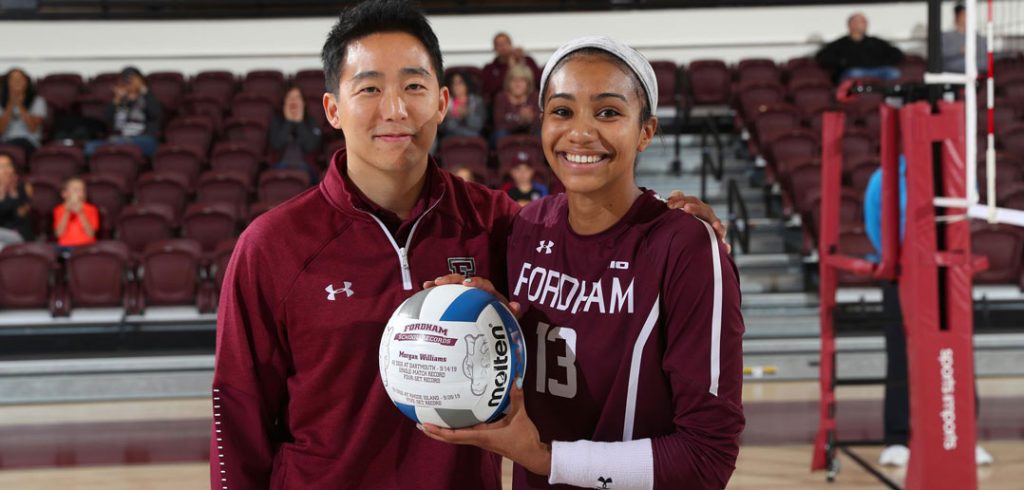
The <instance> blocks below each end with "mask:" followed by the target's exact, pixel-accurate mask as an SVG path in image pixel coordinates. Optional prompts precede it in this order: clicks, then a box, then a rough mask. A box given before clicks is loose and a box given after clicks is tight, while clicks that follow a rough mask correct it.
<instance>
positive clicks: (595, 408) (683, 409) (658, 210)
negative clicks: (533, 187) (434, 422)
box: [508, 191, 744, 489]
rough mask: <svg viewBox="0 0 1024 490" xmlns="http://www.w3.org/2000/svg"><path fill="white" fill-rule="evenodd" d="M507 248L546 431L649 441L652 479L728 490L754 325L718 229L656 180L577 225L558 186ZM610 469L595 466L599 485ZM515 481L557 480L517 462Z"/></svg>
mask: <svg viewBox="0 0 1024 490" xmlns="http://www.w3.org/2000/svg"><path fill="white" fill-rule="evenodd" d="M508 251H509V252H508V278H509V292H510V294H511V297H512V299H513V300H515V301H518V302H519V303H521V304H522V305H524V316H523V318H522V319H521V324H522V325H521V326H522V328H523V336H524V337H525V339H526V341H527V347H528V352H529V354H530V362H529V363H528V366H527V372H526V378H525V380H524V385H523V386H524V388H523V389H524V390H525V391H524V393H525V397H526V409H527V413H528V414H529V415H530V417H531V419H532V420H533V421H534V423H535V424H536V425H537V428H538V430H539V432H540V435H541V438H542V439H543V440H544V441H545V442H551V441H576V440H592V441H609V442H611V441H637V440H641V439H649V440H650V444H651V449H652V451H651V453H653V473H654V474H653V477H652V478H650V481H653V482H654V487H655V488H664V489H686V488H723V487H724V486H725V485H726V483H727V482H728V480H729V477H730V475H731V474H732V471H733V469H734V467H735V466H734V465H735V462H736V456H737V454H738V451H739V436H740V432H741V431H742V429H743V426H744V417H743V411H742V404H741V387H742V377H743V374H742V345H741V337H742V335H743V329H744V327H743V318H742V316H741V314H740V292H739V279H738V274H737V271H736V268H735V265H734V264H733V262H732V260H731V258H730V257H729V255H728V254H727V253H726V252H725V250H724V247H722V246H721V245H720V243H719V241H718V240H717V238H716V237H715V234H714V232H713V231H712V229H711V227H710V226H709V225H707V224H705V223H704V222H703V221H700V220H698V219H697V218H694V217H693V216H690V215H689V214H687V213H685V212H682V211H672V210H669V209H667V208H666V206H665V204H664V203H663V202H662V201H660V200H659V199H658V198H657V197H656V196H655V195H654V193H653V192H650V191H647V192H645V193H644V194H643V195H641V196H640V197H639V198H638V199H637V200H636V202H634V204H633V206H632V207H631V209H630V210H629V211H628V213H627V214H626V215H625V216H624V217H623V218H622V220H621V221H620V222H619V223H617V224H616V225H614V226H612V227H611V228H609V229H608V230H605V231H603V232H601V233H598V234H596V235H589V236H581V235H578V234H576V233H574V232H573V231H572V230H571V228H570V226H569V223H568V207H567V200H566V197H565V195H564V194H562V195H558V196H551V197H547V198H544V199H542V200H540V201H535V202H534V203H532V204H530V205H529V206H527V207H526V208H524V209H523V211H522V212H521V213H520V214H519V216H518V217H517V218H516V220H515V222H514V223H513V227H512V234H511V237H510V239H509V246H508ZM612 477H613V475H601V474H594V475H593V488H602V485H605V484H606V483H607V482H611V481H612ZM514 481H515V484H514V487H515V488H516V489H534V488H549V484H548V478H547V477H544V476H538V475H534V474H532V473H529V472H527V471H526V470H525V469H524V468H522V467H521V466H518V465H517V467H516V469H515V479H514ZM623 483H625V482H623ZM607 488H615V486H614V484H613V485H610V486H607Z"/></svg>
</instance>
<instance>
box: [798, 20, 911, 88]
mask: <svg viewBox="0 0 1024 490" xmlns="http://www.w3.org/2000/svg"><path fill="white" fill-rule="evenodd" d="M846 26H847V28H848V29H849V32H850V33H849V34H847V35H846V36H843V37H841V38H839V39H836V40H835V41H832V42H831V43H828V44H826V45H825V47H824V48H821V51H818V55H817V56H815V59H816V60H817V61H818V64H819V65H821V66H822V67H823V68H825V69H826V70H829V71H831V72H832V77H833V78H835V79H836V80H838V81H842V80H846V79H848V78H880V79H882V80H895V79H897V78H899V77H900V70H899V68H897V67H896V65H897V64H899V62H900V61H903V52H902V51H900V50H899V48H897V47H896V46H893V45H892V44H889V43H888V42H885V41H883V40H881V39H879V38H877V37H871V36H869V35H867V31H868V19H867V17H864V14H862V13H860V12H857V13H855V14H853V15H851V16H850V18H849V19H847V21H846Z"/></svg>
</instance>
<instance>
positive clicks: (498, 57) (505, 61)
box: [483, 32, 540, 98]
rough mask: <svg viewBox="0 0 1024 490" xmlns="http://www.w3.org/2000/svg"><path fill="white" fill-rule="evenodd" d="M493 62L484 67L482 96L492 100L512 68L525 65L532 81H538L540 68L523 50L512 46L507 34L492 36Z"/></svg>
mask: <svg viewBox="0 0 1024 490" xmlns="http://www.w3.org/2000/svg"><path fill="white" fill-rule="evenodd" d="M494 54H495V57H494V61H491V62H490V63H488V64H487V66H484V80H483V84H484V87H483V94H484V95H485V96H486V97H487V98H493V97H494V96H495V95H497V94H498V92H500V91H501V90H502V89H503V87H504V84H505V76H506V75H507V74H508V70H509V68H510V67H512V66H516V65H522V64H525V65H526V66H527V67H529V68H530V71H531V72H532V75H533V77H532V80H540V68H538V67H537V62H536V61H534V60H533V58H531V57H529V56H527V55H526V52H525V51H523V48H520V47H516V46H513V45H512V38H511V37H509V35H508V33H505V32H499V33H497V34H495V35H494Z"/></svg>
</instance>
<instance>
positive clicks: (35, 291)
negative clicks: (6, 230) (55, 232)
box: [0, 243, 59, 308]
mask: <svg viewBox="0 0 1024 490" xmlns="http://www.w3.org/2000/svg"><path fill="white" fill-rule="evenodd" d="M56 271H57V256H56V253H55V251H54V248H53V245H50V244H47V243H19V244H16V245H8V246H6V247H4V249H3V251H2V252H0V307H2V308H48V307H50V304H51V299H52V298H53V294H54V291H55V288H56V287H57V286H59V285H58V284H57V283H56V281H55V279H56Z"/></svg>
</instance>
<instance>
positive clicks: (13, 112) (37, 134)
mask: <svg viewBox="0 0 1024 490" xmlns="http://www.w3.org/2000/svg"><path fill="white" fill-rule="evenodd" d="M0 110H2V111H3V112H2V113H0V141H2V142H4V143H6V144H11V145H17V146H20V147H21V148H23V149H24V150H25V159H26V161H27V160H28V159H30V158H32V152H34V151H35V149H36V148H39V145H40V144H41V143H42V141H43V120H45V119H46V101H45V100H43V98H42V97H39V96H37V95H36V88H35V85H33V84H32V79H30V78H29V77H28V74H26V73H25V71H24V70H22V69H20V68H11V70H10V71H8V72H7V74H6V75H4V78H3V80H2V81H0Z"/></svg>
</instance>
